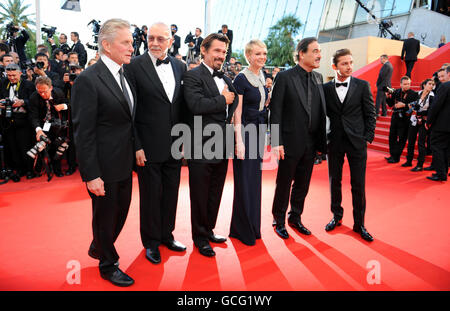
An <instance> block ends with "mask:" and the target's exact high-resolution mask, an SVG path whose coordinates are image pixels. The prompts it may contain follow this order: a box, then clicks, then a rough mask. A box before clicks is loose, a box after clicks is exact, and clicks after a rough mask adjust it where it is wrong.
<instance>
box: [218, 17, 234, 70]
mask: <svg viewBox="0 0 450 311" xmlns="http://www.w3.org/2000/svg"><path fill="white" fill-rule="evenodd" d="M219 33H221V34H223V35H224V36H226V37H227V38H228V40H230V43H229V45H228V51H227V57H226V59H225V62H226V63H228V62H229V61H230V58H231V54H232V53H233V49H232V45H233V30H230V29H228V25H222V29H221V30H219Z"/></svg>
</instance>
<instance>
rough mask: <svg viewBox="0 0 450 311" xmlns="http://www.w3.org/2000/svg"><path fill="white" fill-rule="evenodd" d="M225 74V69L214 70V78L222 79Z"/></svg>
mask: <svg viewBox="0 0 450 311" xmlns="http://www.w3.org/2000/svg"><path fill="white" fill-rule="evenodd" d="M224 75H225V72H223V71H218V70H214V72H213V78H214V77H219V78H220V79H223V76H224Z"/></svg>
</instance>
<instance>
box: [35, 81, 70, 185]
mask: <svg viewBox="0 0 450 311" xmlns="http://www.w3.org/2000/svg"><path fill="white" fill-rule="evenodd" d="M35 84H36V92H34V93H33V94H32V95H31V97H30V103H29V115H30V120H31V125H32V127H33V129H34V130H35V132H36V140H37V141H38V142H39V141H42V140H43V139H42V136H43V137H44V138H47V139H50V141H51V143H50V145H49V146H48V161H49V163H50V167H51V171H52V172H53V173H54V174H55V175H56V176H57V177H63V176H64V174H63V173H62V171H61V158H60V157H59V158H55V156H56V154H57V150H58V149H59V148H60V147H61V144H59V140H58V139H57V138H62V139H66V138H67V137H68V121H67V112H68V109H69V106H68V103H67V99H65V98H64V94H63V92H62V91H61V90H59V89H57V88H53V86H52V80H50V78H48V77H38V78H37V79H36V82H35ZM63 149H64V147H63ZM64 151H65V149H64V150H62V153H64ZM43 156H44V157H45V154H44V155H43ZM44 160H45V159H44Z"/></svg>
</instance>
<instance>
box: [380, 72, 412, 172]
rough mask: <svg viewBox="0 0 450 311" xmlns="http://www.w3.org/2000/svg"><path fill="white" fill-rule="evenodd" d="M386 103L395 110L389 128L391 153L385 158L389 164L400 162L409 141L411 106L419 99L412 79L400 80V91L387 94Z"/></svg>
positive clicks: (405, 77) (404, 78) (406, 77)
mask: <svg viewBox="0 0 450 311" xmlns="http://www.w3.org/2000/svg"><path fill="white" fill-rule="evenodd" d="M386 97H387V98H386V103H387V104H388V106H389V107H393V108H394V112H393V113H392V117H391V126H390V128H389V153H390V156H389V157H387V158H385V159H386V160H387V162H388V163H390V164H394V163H398V162H400V157H401V155H402V153H403V149H405V145H406V141H407V139H408V129H409V123H410V121H409V119H410V116H408V113H407V112H408V110H409V108H410V104H411V103H412V102H414V101H416V100H417V99H418V95H417V92H415V91H413V90H411V79H410V78H409V77H408V76H404V77H402V78H401V79H400V89H397V90H395V91H394V93H392V94H391V93H386Z"/></svg>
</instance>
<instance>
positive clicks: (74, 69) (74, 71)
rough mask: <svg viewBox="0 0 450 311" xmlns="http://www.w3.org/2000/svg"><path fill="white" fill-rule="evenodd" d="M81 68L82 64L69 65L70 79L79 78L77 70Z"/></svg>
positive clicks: (71, 80)
mask: <svg viewBox="0 0 450 311" xmlns="http://www.w3.org/2000/svg"><path fill="white" fill-rule="evenodd" d="M78 69H81V67H80V66H78V65H76V64H70V65H69V81H70V82H73V81H75V79H76V78H78V74H77V70H78Z"/></svg>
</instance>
